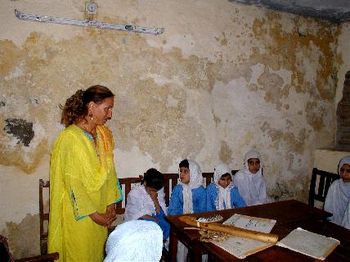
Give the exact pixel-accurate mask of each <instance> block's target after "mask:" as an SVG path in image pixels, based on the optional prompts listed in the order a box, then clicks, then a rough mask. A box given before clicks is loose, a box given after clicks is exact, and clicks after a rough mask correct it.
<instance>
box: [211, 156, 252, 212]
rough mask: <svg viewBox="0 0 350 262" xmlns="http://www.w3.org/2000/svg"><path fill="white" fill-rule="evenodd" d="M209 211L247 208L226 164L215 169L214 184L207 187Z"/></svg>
mask: <svg viewBox="0 0 350 262" xmlns="http://www.w3.org/2000/svg"><path fill="white" fill-rule="evenodd" d="M206 190H207V211H215V210H223V209H230V208H235V207H245V206H246V204H245V202H244V200H243V198H242V197H241V195H240V194H239V192H238V188H237V187H236V186H235V185H234V184H233V183H232V176H231V170H230V169H229V167H228V166H227V165H226V164H223V163H221V164H219V165H217V166H216V167H215V168H214V183H210V184H209V186H208V187H207V189H206Z"/></svg>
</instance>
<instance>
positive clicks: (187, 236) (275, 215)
mask: <svg viewBox="0 0 350 262" xmlns="http://www.w3.org/2000/svg"><path fill="white" fill-rule="evenodd" d="M235 213H237V214H243V215H248V216H256V217H262V218H270V219H275V220H277V223H276V225H275V226H274V228H273V229H272V232H271V233H274V234H277V235H278V236H279V239H282V238H284V237H285V236H286V235H288V234H289V232H291V231H292V230H293V229H295V228H297V227H302V228H304V229H307V230H309V231H312V232H315V233H319V234H322V235H325V236H331V237H334V238H336V239H338V240H340V242H341V244H340V245H339V246H338V247H337V248H336V249H335V250H334V251H333V252H332V254H330V255H329V256H328V257H327V260H326V261H350V230H347V229H345V228H343V227H340V226H337V225H335V224H333V223H330V222H327V221H326V220H325V219H326V218H327V217H328V216H330V214H329V213H327V212H325V211H323V210H320V209H317V208H312V207H309V206H308V205H306V204H304V203H302V202H299V201H296V200H287V201H280V202H275V203H270V204H265V205H258V206H251V207H245V208H236V209H229V210H222V211H216V212H207V213H201V214H192V216H194V217H197V218H198V217H201V216H212V215H217V214H220V215H221V216H223V218H224V220H226V219H228V218H229V217H231V216H232V215H233V214H235ZM178 217H179V216H168V217H167V219H168V221H169V223H170V226H171V232H170V246H169V252H170V260H171V261H176V252H177V240H180V241H181V242H182V243H184V244H185V245H186V246H187V247H188V249H189V258H190V260H191V261H195V262H197V261H198V262H199V261H201V255H202V254H208V255H209V261H235V260H239V259H238V258H236V257H234V256H233V255H231V254H229V253H228V252H226V251H224V250H223V249H221V248H219V247H218V246H216V245H214V244H212V243H205V242H200V241H199V233H198V231H196V230H184V227H185V226H187V225H186V224H184V223H182V222H180V221H179V219H178ZM243 261H283V262H288V261H291V262H292V261H293V262H295V261H315V259H313V258H311V257H308V256H305V255H302V254H299V253H297V252H294V251H291V250H289V249H285V248H282V247H278V246H273V247H270V248H268V249H266V250H264V251H260V252H258V253H256V254H253V255H251V256H249V257H247V258H246V259H244V260H243Z"/></svg>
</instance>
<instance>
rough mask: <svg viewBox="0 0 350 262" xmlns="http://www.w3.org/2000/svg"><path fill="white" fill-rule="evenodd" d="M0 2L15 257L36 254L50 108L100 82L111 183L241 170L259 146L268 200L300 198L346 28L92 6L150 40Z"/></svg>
mask: <svg viewBox="0 0 350 262" xmlns="http://www.w3.org/2000/svg"><path fill="white" fill-rule="evenodd" d="M2 2H3V3H2V8H1V9H0V19H1V23H0V90H1V93H0V141H1V143H0V151H1V155H0V170H1V171H0V174H1V175H0V185H1V192H0V194H1V197H0V202H1V206H2V207H5V208H2V209H1V216H0V232H1V233H2V234H5V235H7V236H9V238H10V245H11V248H12V250H13V251H14V253H15V256H17V257H21V256H25V255H33V254H36V253H38V252H39V251H38V250H39V243H38V234H39V233H38V232H39V231H38V229H37V224H35V223H38V204H37V203H38V198H37V194H38V193H37V192H38V191H37V188H38V179H39V178H48V166H49V164H48V163H49V152H50V147H51V145H52V143H53V141H54V139H55V137H56V136H57V134H58V132H59V131H60V130H61V129H62V126H61V125H60V124H59V119H60V110H59V107H58V106H59V104H63V103H64V102H65V99H66V98H67V97H68V96H69V95H71V94H73V93H74V92H75V91H76V90H77V89H78V88H86V87H88V86H90V85H93V84H97V83H99V84H103V85H106V86H108V87H110V88H111V89H112V91H113V92H114V93H115V94H116V105H115V110H114V118H113V120H112V121H110V123H109V124H108V125H109V126H110V128H111V129H112V130H113V133H114V135H115V139H116V145H117V148H116V151H115V153H116V164H117V169H118V175H119V177H129V176H138V175H139V174H140V173H141V172H144V171H145V170H146V169H148V168H150V167H156V168H159V169H160V170H161V171H164V172H175V171H176V170H177V163H178V162H179V160H181V159H183V158H185V157H189V158H194V159H196V160H197V161H198V162H199V163H200V164H201V166H202V170H203V171H211V170H212V169H213V167H214V165H215V164H217V162H218V161H220V160H221V161H225V162H227V163H228V164H229V165H230V166H231V167H232V168H233V169H238V168H240V167H241V166H242V158H243V155H244V153H245V152H246V151H247V150H249V149H250V148H252V147H255V148H256V149H258V150H259V151H261V153H262V157H263V164H264V171H265V174H266V175H265V177H266V179H267V183H268V193H269V195H270V196H271V197H273V198H274V199H286V198H296V199H300V200H304V201H305V200H306V196H307V192H308V183H309V175H310V171H311V168H312V165H313V160H314V159H313V152H314V150H315V149H316V148H324V147H332V146H333V144H334V136H335V126H336V125H335V105H334V103H335V101H334V100H335V96H336V91H337V92H338V90H339V82H338V83H337V70H338V68H339V67H340V68H342V66H343V65H344V62H343V61H344V59H343V58H342V57H343V56H345V57H346V56H348V55H349V52H348V51H346V55H343V54H342V50H340V49H338V50H336V48H337V39H338V36H339V35H340V39H341V40H340V42H341V43H342V45H343V47H344V49H346V48H348V47H346V43H347V42H346V41H348V38H349V37H348V33H349V32H348V31H349V30H348V26H345V27H341V28H338V27H337V26H333V25H331V24H329V23H327V22H319V21H315V20H312V19H306V18H302V17H298V16H295V15H288V14H285V13H283V14H282V13H277V12H274V11H268V10H265V9H258V8H256V7H252V6H244V5H239V4H233V3H230V2H228V1H226V0H216V1H210V0H201V1H197V0H192V1H191V0H190V1H188V0H186V1H185V0H176V1H165V0H149V1H135V0H126V1H122V2H118V3H116V2H115V1H112V0H106V1H97V3H98V5H99V9H98V16H97V19H98V20H101V21H105V22H111V23H133V24H138V25H142V26H156V27H164V28H165V33H164V34H162V35H159V36H152V35H138V34H131V33H125V32H117V31H107V30H96V29H91V28H80V27H72V26H62V25H54V24H41V23H31V22H24V21H20V20H17V19H16V18H15V16H14V14H13V12H14V9H15V8H17V9H19V10H21V11H24V12H28V13H34V14H41V15H53V16H63V17H70V18H76V19H83V9H84V6H83V2H81V1H78V0H73V1H67V0H64V1H58V0H55V1H50V4H48V3H47V1H42V0H41V1H40V0H37V1H30V2H29V1H2ZM339 78H340V77H339V75H338V79H339ZM339 81H340V80H339ZM337 85H338V89H336V86H337ZM33 221H36V222H33ZM32 224H35V226H30V225H32Z"/></svg>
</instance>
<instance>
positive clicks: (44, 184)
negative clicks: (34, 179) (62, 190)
mask: <svg viewBox="0 0 350 262" xmlns="http://www.w3.org/2000/svg"><path fill="white" fill-rule="evenodd" d="M49 201H50V181H44V180H43V179H39V218H40V254H41V255H45V254H47V238H48V225H49V212H50V203H49Z"/></svg>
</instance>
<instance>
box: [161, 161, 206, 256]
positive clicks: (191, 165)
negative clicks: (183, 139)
mask: <svg viewBox="0 0 350 262" xmlns="http://www.w3.org/2000/svg"><path fill="white" fill-rule="evenodd" d="M206 200H207V198H206V192H205V188H204V187H203V177H202V171H201V169H200V167H199V165H198V164H197V163H196V162H195V161H193V160H187V159H184V160H182V161H181V162H180V164H179V184H177V185H176V186H175V187H174V189H173V192H172V193H171V197H170V202H169V207H168V214H169V215H182V214H191V213H200V212H205V211H206V209H207V204H206V202H207V201H206ZM187 252H188V250H187V248H186V247H185V246H184V245H183V244H182V243H181V242H178V246H177V255H176V258H177V261H179V262H182V261H186V257H187Z"/></svg>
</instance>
